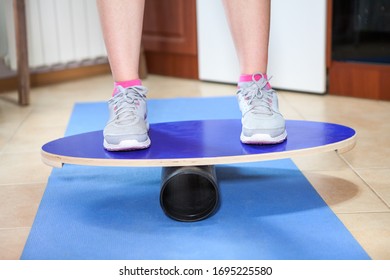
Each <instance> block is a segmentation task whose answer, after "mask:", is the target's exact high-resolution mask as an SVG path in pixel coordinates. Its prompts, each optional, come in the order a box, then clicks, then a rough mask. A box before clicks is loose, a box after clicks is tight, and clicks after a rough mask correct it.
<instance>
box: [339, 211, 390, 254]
mask: <svg viewBox="0 0 390 280" xmlns="http://www.w3.org/2000/svg"><path fill="white" fill-rule="evenodd" d="M338 216H339V218H340V220H341V221H342V222H343V223H344V225H345V226H346V227H347V228H348V229H349V231H350V232H351V233H352V235H353V236H354V237H355V238H356V240H357V241H358V242H359V243H360V245H361V246H362V247H363V248H364V249H365V251H366V252H367V253H368V254H369V255H370V257H371V258H372V259H374V260H390V213H359V214H340V215H338Z"/></svg>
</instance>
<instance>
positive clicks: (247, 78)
mask: <svg viewBox="0 0 390 280" xmlns="http://www.w3.org/2000/svg"><path fill="white" fill-rule="evenodd" d="M253 78H254V79H255V80H256V81H258V80H260V79H261V78H264V79H266V80H268V77H267V74H263V73H254V74H241V75H240V78H239V79H238V82H239V83H243V82H252V81H253Z"/></svg>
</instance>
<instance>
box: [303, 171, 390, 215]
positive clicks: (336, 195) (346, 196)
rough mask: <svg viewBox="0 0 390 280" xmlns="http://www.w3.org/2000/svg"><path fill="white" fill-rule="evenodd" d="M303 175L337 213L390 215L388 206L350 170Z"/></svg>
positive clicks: (306, 173)
mask: <svg viewBox="0 0 390 280" xmlns="http://www.w3.org/2000/svg"><path fill="white" fill-rule="evenodd" d="M303 174H304V175H305V176H306V178H307V179H308V180H309V181H310V183H311V184H312V185H313V187H314V188H315V189H316V190H317V192H318V193H319V194H320V196H321V197H322V198H323V199H324V200H325V202H326V203H327V204H328V205H329V206H330V207H331V208H332V210H333V211H334V212H335V213H358V212H389V213H390V209H389V208H388V207H387V206H386V204H385V203H384V202H383V201H382V200H381V199H380V198H379V197H378V196H377V195H376V194H375V193H374V192H373V191H372V189H370V187H369V186H367V185H366V184H365V183H364V181H363V180H362V179H361V178H360V177H359V176H358V175H356V174H355V173H354V172H353V171H352V170H350V169H345V170H332V171H304V172H303Z"/></svg>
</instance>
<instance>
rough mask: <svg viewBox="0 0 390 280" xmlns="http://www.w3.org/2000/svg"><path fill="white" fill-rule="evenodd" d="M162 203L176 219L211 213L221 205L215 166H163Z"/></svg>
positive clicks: (185, 220) (163, 207)
mask: <svg viewBox="0 0 390 280" xmlns="http://www.w3.org/2000/svg"><path fill="white" fill-rule="evenodd" d="M161 177H162V178H161V182H162V184H161V192H160V204H161V208H162V209H163V210H164V212H165V214H166V215H167V216H168V217H170V218H172V219H175V220H178V221H183V222H194V221H199V220H202V219H205V218H207V217H209V216H210V215H212V214H213V213H214V211H215V210H216V209H217V207H218V203H219V192H218V182H217V176H216V173H215V168H214V166H213V165H207V166H183V167H163V169H162V176H161Z"/></svg>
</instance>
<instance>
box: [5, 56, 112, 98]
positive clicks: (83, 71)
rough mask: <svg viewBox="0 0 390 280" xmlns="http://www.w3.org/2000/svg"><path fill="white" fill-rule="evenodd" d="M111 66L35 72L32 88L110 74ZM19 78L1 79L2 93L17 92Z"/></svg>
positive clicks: (100, 65)
mask: <svg viewBox="0 0 390 280" xmlns="http://www.w3.org/2000/svg"><path fill="white" fill-rule="evenodd" d="M108 73H111V72H110V66H109V64H108V63H103V64H95V65H88V66H80V67H75V68H66V69H60V70H52V71H47V72H35V73H31V74H30V83H31V87H38V86H44V85H50V84H56V83H61V82H67V81H72V80H77V79H82V78H88V77H93V76H97V75H102V74H108ZM17 88H18V83H17V77H16V76H14V77H8V78H4V79H0V93H2V92H7V91H12V90H17Z"/></svg>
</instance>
